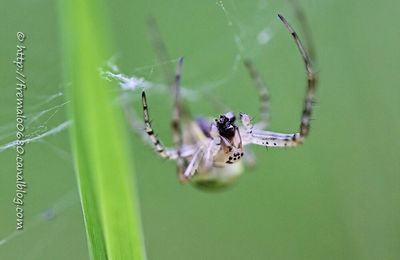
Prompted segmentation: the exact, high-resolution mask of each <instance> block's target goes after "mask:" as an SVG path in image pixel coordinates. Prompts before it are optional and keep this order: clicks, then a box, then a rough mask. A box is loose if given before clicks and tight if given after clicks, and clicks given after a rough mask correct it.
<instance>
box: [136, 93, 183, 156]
mask: <svg viewBox="0 0 400 260" xmlns="http://www.w3.org/2000/svg"><path fill="white" fill-rule="evenodd" d="M142 106H143V116H144V125H145V129H144V130H145V132H146V133H147V135H148V136H149V138H150V141H151V142H152V144H153V146H154V147H155V148H156V151H157V152H158V154H159V155H160V156H161V157H162V158H165V159H175V158H177V157H178V156H177V151H175V150H171V149H166V148H165V147H164V146H163V145H162V144H161V142H160V140H159V139H158V138H157V136H156V135H155V133H154V130H153V128H152V127H151V123H150V116H149V110H148V106H147V99H146V93H145V92H144V91H143V92H142Z"/></svg>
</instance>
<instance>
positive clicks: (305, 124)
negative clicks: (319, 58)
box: [278, 14, 317, 141]
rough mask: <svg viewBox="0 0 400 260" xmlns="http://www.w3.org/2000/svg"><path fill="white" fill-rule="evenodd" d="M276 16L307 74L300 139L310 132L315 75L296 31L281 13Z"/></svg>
mask: <svg viewBox="0 0 400 260" xmlns="http://www.w3.org/2000/svg"><path fill="white" fill-rule="evenodd" d="M278 17H279V19H281V21H282V22H283V24H284V25H285V26H286V29H287V30H288V31H289V33H290V34H291V35H292V38H293V40H294V42H295V43H296V45H297V48H298V50H299V52H300V55H301V56H302V58H303V61H304V66H305V69H306V74H307V89H306V95H305V100H304V107H303V113H302V116H301V121H300V133H299V139H301V141H302V140H303V139H304V138H305V137H307V135H308V133H309V132H310V121H311V112H312V106H313V104H314V95H315V90H316V83H317V77H316V74H315V72H314V69H313V66H312V63H311V61H310V57H309V56H308V54H307V52H306V50H305V48H304V46H303V44H302V43H301V41H300V38H299V37H298V35H297V33H296V32H295V31H294V30H293V28H292V26H290V24H289V23H288V22H287V20H286V19H285V18H284V17H283V16H282V15H280V14H278Z"/></svg>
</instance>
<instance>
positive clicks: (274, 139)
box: [240, 113, 302, 147]
mask: <svg viewBox="0 0 400 260" xmlns="http://www.w3.org/2000/svg"><path fill="white" fill-rule="evenodd" d="M240 120H241V121H242V125H243V128H240V132H241V136H242V141H243V145H248V144H257V145H261V146H265V147H293V146H296V145H298V144H300V143H301V141H302V139H301V137H300V133H292V134H283V133H275V132H270V131H264V130H261V129H258V128H255V127H254V126H253V125H252V124H251V120H250V117H249V116H248V115H247V114H244V113H240Z"/></svg>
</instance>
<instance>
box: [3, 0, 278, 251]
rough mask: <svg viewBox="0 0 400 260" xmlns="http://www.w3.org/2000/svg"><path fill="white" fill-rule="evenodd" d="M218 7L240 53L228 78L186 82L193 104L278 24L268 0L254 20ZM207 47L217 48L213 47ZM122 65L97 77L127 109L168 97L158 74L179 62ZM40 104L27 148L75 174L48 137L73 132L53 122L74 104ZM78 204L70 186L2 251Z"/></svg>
mask: <svg viewBox="0 0 400 260" xmlns="http://www.w3.org/2000/svg"><path fill="white" fill-rule="evenodd" d="M215 8H217V9H218V10H219V11H220V15H221V16H222V17H223V18H224V21H225V25H226V26H227V27H228V28H229V30H230V35H231V37H232V44H233V45H234V46H235V48H236V54H235V55H234V57H232V60H233V62H232V63H231V66H230V68H229V73H228V74H226V75H224V76H223V77H221V78H219V79H217V80H213V81H208V82H207V81H204V82H202V83H201V84H200V85H193V84H192V85H191V84H190V83H188V85H183V86H182V96H183V98H184V99H186V100H190V101H194V102H196V101H202V100H204V97H205V96H206V94H205V93H208V92H210V91H213V90H215V89H218V88H219V87H222V86H225V85H227V84H229V83H232V80H233V79H234V75H235V74H236V73H237V71H238V69H239V68H240V66H241V63H242V61H243V59H244V58H245V57H246V58H248V57H250V58H252V57H256V56H257V55H258V54H260V53H261V52H262V51H263V48H265V45H267V44H268V43H269V42H270V41H271V40H273V36H274V31H275V26H276V24H277V23H276V22H275V23H274V22H273V20H272V19H275V16H272V15H271V17H269V19H266V17H265V13H271V12H269V11H268V10H269V3H268V2H267V1H265V0H261V1H259V4H258V7H257V8H256V9H255V10H252V15H251V16H248V17H247V18H244V17H241V15H239V13H240V12H239V10H238V8H237V7H236V6H235V1H221V0H218V1H216V2H215ZM249 17H250V18H249ZM267 18H268V17H267ZM209 48H215V47H212V46H211V47H209ZM207 51H208V50H207V49H205V50H204V52H207ZM118 60H119V58H118V55H116V56H114V57H112V58H111V59H110V60H108V61H106V62H105V65H104V66H103V67H102V68H99V76H100V77H103V78H104V79H105V80H109V81H111V82H114V83H116V84H118V85H119V86H120V88H119V90H118V100H116V103H118V104H119V105H123V106H124V105H125V104H128V103H129V102H132V99H131V98H132V97H135V98H136V99H137V100H139V95H138V93H140V91H141V90H142V89H146V90H147V91H149V92H151V93H153V94H165V93H166V92H168V91H169V89H170V86H167V85H166V84H165V83H163V82H162V81H161V80H157V79H156V77H155V76H154V74H155V72H157V71H159V70H161V67H162V66H163V65H164V64H163V63H168V64H174V65H175V64H176V62H177V61H178V57H175V58H173V59H171V60H167V61H164V62H161V63H160V62H155V63H153V64H147V65H143V66H139V67H134V68H133V69H131V71H129V73H126V72H124V71H122V70H121V69H120V68H119V66H118ZM37 99H38V102H37V104H36V105H34V106H31V107H26V116H27V123H26V130H27V131H26V144H27V145H29V146H30V145H47V146H48V147H50V148H51V149H52V150H53V151H54V152H55V154H57V156H59V158H60V159H61V160H62V161H64V163H67V164H68V165H69V166H70V167H71V169H73V161H72V155H71V154H70V152H69V151H67V150H66V149H64V148H62V147H59V146H57V145H55V144H53V143H52V142H51V141H48V139H49V137H51V136H56V135H59V134H61V133H63V132H65V131H67V130H68V128H69V127H70V125H71V123H72V122H71V120H69V119H67V118H65V116H64V119H63V120H58V121H55V120H54V119H55V118H56V117H59V116H60V114H61V115H62V114H64V115H66V109H67V105H68V103H69V102H70V101H69V100H68V99H67V98H66V96H65V93H64V92H63V91H56V92H55V93H53V94H51V95H48V96H45V97H38V98H37ZM14 128H15V126H14V124H13V123H10V124H7V125H4V126H1V127H0V154H2V153H4V152H6V151H8V150H10V149H14V147H15V145H16V140H13V137H14V136H15V130H14ZM77 205H79V196H78V194H77V192H76V187H73V186H72V187H70V189H69V191H67V192H65V193H64V194H63V195H62V196H60V197H59V198H55V199H54V201H53V202H52V203H50V204H49V205H48V206H47V207H45V208H43V209H42V210H41V212H39V213H38V214H37V215H36V216H34V217H29V219H26V223H25V226H24V230H23V231H13V232H10V233H9V234H7V235H5V236H3V237H0V248H1V247H3V246H4V245H6V244H8V243H10V242H12V241H14V240H18V239H20V238H21V237H23V236H25V235H26V234H27V233H29V232H30V231H31V230H32V229H40V228H41V227H42V226H44V225H47V224H48V223H49V222H51V221H53V220H54V219H55V217H57V216H62V215H64V214H66V212H68V211H69V210H71V208H72V207H74V206H77ZM56 231H57V230H55V232H54V233H53V235H55V234H57V232H56ZM51 239H52V238H51V237H49V238H48V239H45V240H43V241H44V242H45V241H51ZM44 247H45V244H44V245H41V246H37V247H36V248H34V249H33V252H32V251H31V252H30V253H29V256H30V257H33V255H34V252H35V251H38V250H44Z"/></svg>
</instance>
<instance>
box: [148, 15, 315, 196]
mask: <svg viewBox="0 0 400 260" xmlns="http://www.w3.org/2000/svg"><path fill="white" fill-rule="evenodd" d="M278 16H279V18H280V19H281V21H282V22H283V23H284V25H285V26H286V28H287V30H288V31H289V33H290V34H291V36H292V38H293V40H294V42H295V44H296V46H297V48H298V50H299V52H300V55H301V57H302V58H303V62H304V65H305V70H306V75H307V88H306V95H305V96H306V98H305V100H304V105H303V112H302V116H301V119H300V128H299V131H298V132H294V133H277V132H271V131H267V130H265V128H266V127H267V126H268V119H269V116H268V112H269V111H268V108H269V103H268V101H269V95H268V91H267V88H266V85H265V83H264V82H263V80H262V79H261V77H260V75H259V74H258V72H257V70H256V69H255V67H254V65H253V64H252V63H251V62H250V61H245V66H246V68H247V70H248V71H249V74H250V76H251V77H252V78H253V80H254V81H255V83H256V87H257V89H258V91H259V96H260V101H261V103H260V119H261V120H260V122H257V123H256V124H254V125H253V124H252V120H251V117H250V116H249V115H247V114H245V113H240V114H239V119H240V120H239V121H240V125H239V126H237V125H236V124H235V120H236V117H235V115H234V114H233V113H232V112H228V113H225V114H222V115H220V116H219V117H218V118H216V119H215V120H208V119H207V118H204V117H200V118H198V119H196V120H194V121H193V120H186V121H182V120H181V110H182V103H181V101H180V99H179V98H180V96H179V93H180V91H179V89H180V80H181V72H182V64H183V58H180V59H179V62H178V65H177V69H176V75H175V81H174V85H173V93H174V106H173V114H172V124H171V126H172V131H173V140H174V148H167V147H164V146H163V145H162V143H161V141H160V140H159V139H158V138H157V136H156V135H155V133H154V131H153V128H152V126H151V121H150V116H149V112H148V106H147V99H146V93H145V92H144V91H143V93H142V105H143V115H144V123H145V132H146V133H147V136H148V137H149V139H150V141H151V142H152V143H153V145H154V147H155V148H156V151H157V152H158V153H159V154H160V156H161V157H163V158H166V159H172V160H176V161H177V169H178V175H179V177H180V180H181V181H183V182H186V181H191V182H192V183H195V184H196V185H198V186H200V187H202V188H207V189H208V188H220V187H223V186H227V185H228V184H230V183H231V182H232V181H233V180H234V179H235V178H236V177H237V176H238V175H239V174H240V173H241V172H242V164H241V162H242V161H243V160H242V159H243V157H244V161H245V162H246V161H247V162H248V164H251V161H252V159H251V158H250V156H251V153H249V149H248V147H246V150H245V146H248V145H250V144H255V145H260V146H264V147H274V148H276V147H294V146H297V145H299V144H301V143H303V141H304V139H305V138H306V137H307V135H308V133H309V129H310V122H311V112H312V107H313V102H314V94H315V90H316V76H315V72H314V70H313V66H312V63H311V59H310V57H309V56H308V54H307V52H306V49H305V48H304V47H303V45H302V43H301V41H300V39H299V38H298V36H297V33H296V32H295V31H294V30H293V28H292V27H291V26H290V25H289V23H288V22H287V21H286V19H285V18H284V17H283V16H281V15H278ZM182 111H186V110H185V109H183V110H182ZM186 119H188V118H186ZM246 156H247V158H246Z"/></svg>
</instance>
